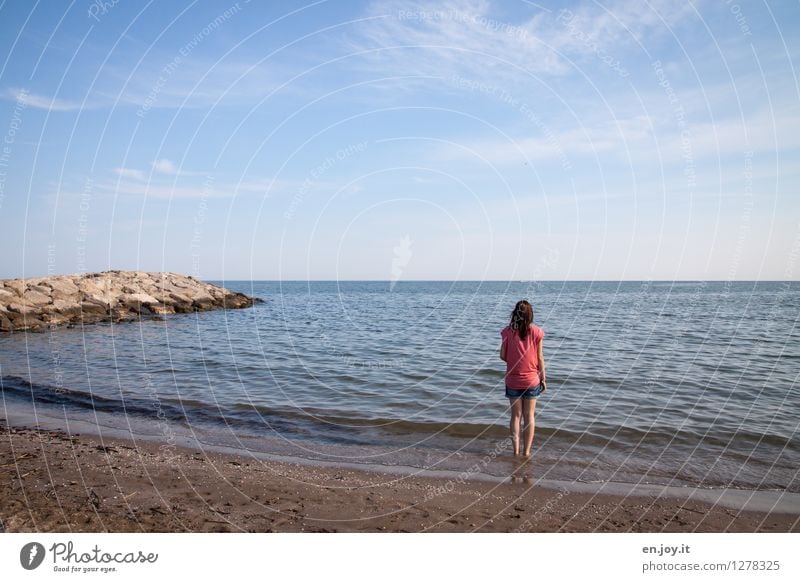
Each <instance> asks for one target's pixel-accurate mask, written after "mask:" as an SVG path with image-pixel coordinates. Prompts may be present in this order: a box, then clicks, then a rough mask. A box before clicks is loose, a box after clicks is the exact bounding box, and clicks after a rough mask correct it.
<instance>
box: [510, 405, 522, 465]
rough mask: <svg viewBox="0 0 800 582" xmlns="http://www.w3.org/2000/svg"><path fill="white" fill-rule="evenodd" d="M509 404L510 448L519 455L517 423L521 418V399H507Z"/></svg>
mask: <svg viewBox="0 0 800 582" xmlns="http://www.w3.org/2000/svg"><path fill="white" fill-rule="evenodd" d="M508 401H509V402H510V403H511V446H512V447H513V449H514V455H515V456H516V455H519V421H520V419H521V418H522V398H509V399H508Z"/></svg>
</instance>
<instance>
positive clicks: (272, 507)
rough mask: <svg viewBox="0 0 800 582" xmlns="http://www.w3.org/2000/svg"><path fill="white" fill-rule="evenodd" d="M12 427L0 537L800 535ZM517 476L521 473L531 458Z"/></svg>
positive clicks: (692, 506) (664, 511) (587, 496)
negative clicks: (5, 533)
mask: <svg viewBox="0 0 800 582" xmlns="http://www.w3.org/2000/svg"><path fill="white" fill-rule="evenodd" d="M6 420H7V419H5V418H4V419H0V441H1V442H2V445H0V482H2V483H3V487H2V493H0V495H2V502H1V503H0V508H2V509H0V512H2V513H1V514H0V520H2V527H1V528H0V529H3V530H4V531H17V532H33V531H39V532H45V531H46V532H80V531H86V532H93V531H108V532H138V531H143V532H185V531H235V532H300V531H306V532H310V531H321V532H326V531H330V532H332V531H345V532H378V531H388V532H419V531H436V532H469V531H481V532H561V531H563V532H628V531H633V532H694V531H697V532H724V531H737V532H762V531H763V532H767V531H769V532H797V531H800V515H798V513H797V512H792V513H779V512H775V511H773V512H770V513H768V512H765V511H750V510H735V509H731V508H730V507H726V506H723V505H722V504H720V503H709V502H708V501H707V500H702V499H696V498H690V499H683V500H682V499H676V498H673V497H669V496H664V495H660V496H659V495H654V494H653V493H655V492H656V491H657V490H659V489H663V488H662V487H652V488H650V489H649V490H645V489H642V490H640V491H639V492H636V493H632V492H628V493H626V494H623V493H622V491H619V492H612V491H603V490H602V488H598V487H597V486H595V485H594V484H579V483H564V484H557V483H551V484H548V485H544V486H543V485H542V484H540V483H538V482H536V480H533V481H531V480H530V479H525V478H524V477H520V478H515V477H514V476H513V475H512V476H511V477H510V478H509V479H508V480H506V481H505V482H489V481H483V480H480V479H466V480H461V479H458V478H456V477H454V476H451V478H449V479H446V478H443V477H444V475H442V476H430V475H421V474H412V475H409V474H402V473H398V472H392V471H377V470H376V471H372V470H365V469H361V468H353V467H349V466H348V467H343V466H338V467H337V466H328V465H326V466H323V464H320V463H316V464H311V463H300V462H290V461H276V460H265V459H260V458H257V457H254V456H253V455H250V454H247V452H246V451H241V452H220V451H214V450H206V449H196V448H189V447H186V446H184V445H170V446H169V447H166V446H165V445H163V444H162V445H159V444H157V443H155V442H152V441H148V440H144V439H141V438H135V439H128V438H121V437H118V436H115V437H112V438H108V437H106V436H103V435H88V434H80V433H75V434H70V433H68V432H67V431H64V430H57V429H52V428H51V429H37V428H29V427H21V426H9V424H8V423H7V422H6ZM520 469H521V472H520V474H521V475H524V470H525V464H524V463H522V464H521V465H520ZM611 485H613V484H611ZM622 485H624V484H622ZM611 489H612V490H613V486H612V487H611ZM696 491H702V490H696ZM731 492H733V494H734V495H737V494H738V495H740V496H745V497H747V496H748V495H751V494H753V493H762V492H751V491H742V490H728V493H729V494H730V493H731Z"/></svg>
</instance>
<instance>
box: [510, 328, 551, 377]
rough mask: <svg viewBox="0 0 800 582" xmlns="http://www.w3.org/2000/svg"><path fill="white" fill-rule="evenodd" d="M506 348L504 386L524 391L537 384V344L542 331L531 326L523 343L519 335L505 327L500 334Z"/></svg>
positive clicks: (542, 334) (540, 338)
mask: <svg viewBox="0 0 800 582" xmlns="http://www.w3.org/2000/svg"><path fill="white" fill-rule="evenodd" d="M500 337H502V338H503V344H505V346H506V386H508V387H509V388H513V389H515V390H524V389H525V388H530V387H532V386H536V385H537V384H538V383H539V342H541V341H542V338H544V330H542V328H541V327H536V326H535V325H533V324H531V332H530V333H528V337H526V338H525V341H523V340H521V339H520V337H519V334H518V333H517V332H516V331H514V330H513V329H511V328H510V327H505V328H504V329H503V331H501V332H500Z"/></svg>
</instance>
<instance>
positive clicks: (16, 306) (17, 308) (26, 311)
mask: <svg viewBox="0 0 800 582" xmlns="http://www.w3.org/2000/svg"><path fill="white" fill-rule="evenodd" d="M6 308H7V309H8V310H9V311H13V312H14V313H19V314H20V315H25V316H28V315H30V316H31V317H32V316H33V315H35V314H36V313H39V309H38V308H37V307H36V306H34V305H25V304H23V303H9V304H7V305H6Z"/></svg>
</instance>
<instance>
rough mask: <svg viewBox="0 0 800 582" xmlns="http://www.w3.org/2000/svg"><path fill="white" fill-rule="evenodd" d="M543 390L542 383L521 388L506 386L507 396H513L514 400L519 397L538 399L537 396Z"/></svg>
mask: <svg viewBox="0 0 800 582" xmlns="http://www.w3.org/2000/svg"><path fill="white" fill-rule="evenodd" d="M542 392H543V390H542V385H541V384H537V385H536V386H531V387H530V388H522V389H521V390H517V389H516V388H509V387H508V386H506V398H511V399H512V400H516V399H517V398H522V399H523V400H536V397H537V396H539V395H540V394H541V393H542Z"/></svg>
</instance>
